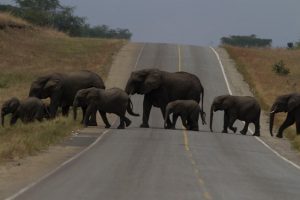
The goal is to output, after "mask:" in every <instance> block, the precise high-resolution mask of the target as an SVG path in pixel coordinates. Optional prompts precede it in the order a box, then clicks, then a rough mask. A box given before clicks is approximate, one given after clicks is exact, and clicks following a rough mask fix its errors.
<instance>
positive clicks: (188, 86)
mask: <svg viewBox="0 0 300 200" xmlns="http://www.w3.org/2000/svg"><path fill="white" fill-rule="evenodd" d="M133 94H141V95H144V101H143V115H142V124H141V125H140V127H143V128H148V127H149V124H148V121H149V115H150V111H151V108H152V106H155V107H159V108H160V110H161V112H162V115H163V117H164V128H166V129H174V128H175V124H176V121H177V119H178V117H181V120H182V123H183V126H184V127H185V128H186V129H188V130H193V131H198V130H199V125H198V120H199V116H200V117H201V120H202V124H206V121H205V115H206V114H205V112H204V111H203V101H204V88H203V86H202V84H201V82H200V80H199V78H198V77H197V76H195V75H194V74H190V73H188V72H166V71H161V70H159V69H155V68H153V69H143V70H137V71H134V72H132V73H131V76H130V77H129V79H128V81H127V85H126V88H125V90H122V89H120V88H110V89H106V88H105V85H104V82H103V80H102V79H101V77H100V76H99V75H98V74H96V73H94V72H91V71H87V70H82V71H76V72H71V73H51V74H48V75H44V76H40V77H38V78H36V79H35V80H34V81H33V82H32V84H31V87H30V91H29V95H28V98H26V99H24V100H19V99H18V98H16V97H13V98H11V99H8V100H7V101H5V102H4V103H3V105H2V108H1V123H2V125H3V126H4V118H5V116H6V115H7V114H11V120H10V124H11V125H13V124H15V123H16V121H17V120H18V119H21V121H22V122H23V123H28V122H32V121H34V120H38V121H42V120H43V119H44V118H46V119H52V118H54V117H55V116H56V115H57V113H58V109H59V108H61V113H62V115H63V116H67V115H68V113H69V108H70V106H72V107H73V111H74V119H76V117H77V107H81V109H82V113H83V117H82V121H81V123H83V124H84V125H85V126H95V125H97V123H96V113H97V111H99V113H100V115H101V117H102V120H103V122H104V123H105V128H109V127H110V126H111V125H110V123H109V121H108V120H107V117H106V113H114V114H116V115H118V116H119V118H120V124H119V126H118V128H120V129H123V128H125V127H128V126H129V125H130V124H131V120H130V119H128V118H127V117H126V116H125V114H126V112H128V113H129V114H130V115H132V116H139V114H137V113H134V112H133V104H132V102H131V100H130V95H133ZM46 98H50V103H49V104H48V103H44V102H43V101H42V100H41V99H46ZM216 111H224V123H223V131H222V132H223V133H227V132H228V128H229V129H230V130H231V131H233V132H234V133H235V132H236V131H237V128H236V127H234V126H233V124H234V122H235V121H236V120H241V121H244V122H245V125H244V128H243V129H242V130H241V131H240V133H241V134H243V135H245V134H247V131H248V126H249V123H254V125H255V132H254V134H253V135H254V136H260V114H261V108H260V105H259V103H258V102H257V101H256V99H255V98H254V97H250V96H233V95H221V96H217V97H215V98H214V100H213V102H212V104H211V109H210V130H211V131H213V130H212V124H213V113H214V112H216ZM278 112H287V117H286V119H285V121H284V122H283V124H282V125H281V126H280V128H279V129H278V133H277V135H276V136H277V137H279V138H282V136H283V131H284V130H285V129H286V128H287V127H289V126H291V125H292V124H294V123H296V130H297V134H300V94H299V93H290V94H286V95H281V96H278V97H277V99H276V100H275V102H274V104H273V106H272V107H271V111H270V134H271V135H272V136H273V133H272V129H273V122H274V116H275V114H276V113H278ZM171 114H172V120H171V119H170V115H171Z"/></svg>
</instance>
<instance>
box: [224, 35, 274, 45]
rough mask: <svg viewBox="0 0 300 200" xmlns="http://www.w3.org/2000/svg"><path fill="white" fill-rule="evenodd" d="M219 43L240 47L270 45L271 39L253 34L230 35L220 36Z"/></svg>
mask: <svg viewBox="0 0 300 200" xmlns="http://www.w3.org/2000/svg"><path fill="white" fill-rule="evenodd" d="M221 43H222V44H229V45H233V46H241V47H270V46H271V44H272V39H261V38H257V37H256V35H254V34H252V35H249V36H247V35H246V36H242V35H232V36H230V37H222V38H221Z"/></svg>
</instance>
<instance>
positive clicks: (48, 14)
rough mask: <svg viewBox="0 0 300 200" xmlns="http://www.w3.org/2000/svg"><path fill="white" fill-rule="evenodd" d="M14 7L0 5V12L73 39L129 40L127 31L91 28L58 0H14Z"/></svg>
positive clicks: (130, 34)
mask: <svg viewBox="0 0 300 200" xmlns="http://www.w3.org/2000/svg"><path fill="white" fill-rule="evenodd" d="M14 1H15V4H16V5H14V6H13V5H3V4H0V11H5V12H10V13H12V14H13V15H15V16H17V17H21V18H23V19H25V20H27V21H28V22H30V23H32V24H34V25H38V26H46V27H52V28H54V29H57V30H59V31H62V32H65V33H67V34H69V35H70V36H74V37H99V38H118V39H130V38H131V36H132V33H131V32H130V31H129V30H128V29H122V28H116V29H112V28H110V27H109V26H107V25H99V26H91V25H90V24H88V23H87V22H86V18H85V17H79V16H76V15H75V14H74V9H75V8H74V7H70V6H62V5H61V4H60V2H59V0H14Z"/></svg>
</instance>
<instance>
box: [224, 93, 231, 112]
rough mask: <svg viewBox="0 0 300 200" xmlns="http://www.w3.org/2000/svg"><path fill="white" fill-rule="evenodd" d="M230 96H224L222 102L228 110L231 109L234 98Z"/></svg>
mask: <svg viewBox="0 0 300 200" xmlns="http://www.w3.org/2000/svg"><path fill="white" fill-rule="evenodd" d="M228 97H229V96H224V97H223V103H222V105H223V108H224V110H227V109H229V108H230V107H231V104H232V103H231V102H232V100H231V99H230V98H228Z"/></svg>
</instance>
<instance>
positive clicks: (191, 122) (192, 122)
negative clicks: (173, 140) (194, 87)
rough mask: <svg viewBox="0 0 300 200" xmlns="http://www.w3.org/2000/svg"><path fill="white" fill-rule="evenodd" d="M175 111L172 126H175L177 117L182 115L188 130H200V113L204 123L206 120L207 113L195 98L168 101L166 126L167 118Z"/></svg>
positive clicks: (165, 124)
mask: <svg viewBox="0 0 300 200" xmlns="http://www.w3.org/2000/svg"><path fill="white" fill-rule="evenodd" d="M172 113H173V120H172V122H171V123H172V126H171V128H173V129H174V128H175V125H176V121H177V118H178V117H179V116H180V117H181V121H182V124H183V126H184V127H185V128H186V129H188V130H193V131H199V125H198V120H199V115H200V116H201V119H202V124H203V125H204V124H206V122H205V113H204V112H203V111H202V110H201V108H200V106H199V104H198V103H197V102H196V101H194V100H176V101H172V102H170V103H168V105H167V107H166V114H165V123H164V126H165V128H166V127H167V119H168V117H169V115H170V114H172Z"/></svg>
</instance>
